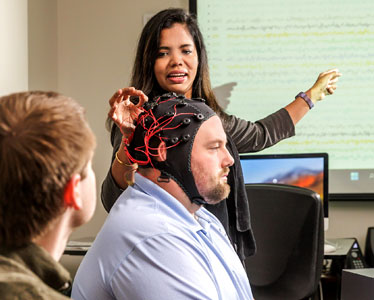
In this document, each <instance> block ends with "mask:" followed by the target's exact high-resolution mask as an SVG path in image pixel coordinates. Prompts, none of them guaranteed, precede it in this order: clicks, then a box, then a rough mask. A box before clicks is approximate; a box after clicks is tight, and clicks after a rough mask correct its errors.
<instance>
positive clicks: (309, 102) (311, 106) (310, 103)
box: [295, 92, 314, 109]
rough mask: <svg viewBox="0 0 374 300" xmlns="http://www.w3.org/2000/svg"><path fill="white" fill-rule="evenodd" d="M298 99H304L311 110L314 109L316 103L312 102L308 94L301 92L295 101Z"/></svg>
mask: <svg viewBox="0 0 374 300" xmlns="http://www.w3.org/2000/svg"><path fill="white" fill-rule="evenodd" d="M298 97H300V98H303V99H304V101H305V102H306V104H308V106H309V109H312V108H313V106H314V103H313V102H312V100H310V98H309V97H308V95H307V94H305V93H304V92H300V93H298V94H297V95H296V96H295V99H296V98H298Z"/></svg>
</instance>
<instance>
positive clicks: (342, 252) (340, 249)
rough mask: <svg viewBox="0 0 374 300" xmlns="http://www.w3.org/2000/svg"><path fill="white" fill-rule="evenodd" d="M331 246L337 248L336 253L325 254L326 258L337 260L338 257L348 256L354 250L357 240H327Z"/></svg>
mask: <svg viewBox="0 0 374 300" xmlns="http://www.w3.org/2000/svg"><path fill="white" fill-rule="evenodd" d="M326 241H327V242H328V243H329V244H331V245H333V246H334V247H335V248H336V251H334V252H330V253H325V255H324V256H325V258H335V257H337V256H346V255H347V254H348V252H349V250H350V249H351V248H352V246H353V244H354V242H355V239H353V238H342V239H327V240H326Z"/></svg>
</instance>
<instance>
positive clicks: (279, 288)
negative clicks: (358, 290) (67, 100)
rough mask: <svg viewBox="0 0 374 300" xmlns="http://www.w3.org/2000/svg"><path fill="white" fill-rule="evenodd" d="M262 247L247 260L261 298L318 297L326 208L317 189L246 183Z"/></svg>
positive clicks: (256, 294) (293, 299) (254, 288)
mask: <svg viewBox="0 0 374 300" xmlns="http://www.w3.org/2000/svg"><path fill="white" fill-rule="evenodd" d="M246 191H247V195H248V199H249V207H250V211H251V222H252V228H253V232H254V235H255V239H256V244H257V252H256V254H255V255H253V256H251V257H249V258H247V259H246V261H245V265H246V271H247V274H248V278H249V281H250V283H251V288H252V291H253V295H254V298H255V299H256V300H273V299H274V300H300V299H314V298H311V297H315V295H318V293H317V290H318V285H319V282H320V276H321V272H322V264H323V249H324V226H323V222H324V221H323V218H324V216H323V209H322V203H321V200H320V197H319V195H318V194H317V193H315V192H313V191H311V190H308V189H304V188H299V187H296V186H288V185H282V184H247V185H246Z"/></svg>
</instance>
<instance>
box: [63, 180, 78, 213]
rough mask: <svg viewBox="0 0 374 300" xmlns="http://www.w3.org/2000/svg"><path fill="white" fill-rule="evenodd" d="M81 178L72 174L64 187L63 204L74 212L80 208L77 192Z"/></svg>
mask: <svg viewBox="0 0 374 300" xmlns="http://www.w3.org/2000/svg"><path fill="white" fill-rule="evenodd" d="M80 181H81V176H80V175H79V174H74V175H73V176H72V177H71V178H70V180H69V181H68V183H67V184H66V186H65V190H64V203H65V206H67V207H72V208H74V209H75V210H80V209H81V208H82V198H81V193H80V190H79V184H80Z"/></svg>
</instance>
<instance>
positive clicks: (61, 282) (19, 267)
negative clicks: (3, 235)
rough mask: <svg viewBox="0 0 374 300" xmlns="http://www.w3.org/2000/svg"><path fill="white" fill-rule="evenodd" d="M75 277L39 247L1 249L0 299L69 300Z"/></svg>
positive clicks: (31, 245) (33, 245) (30, 245)
mask: <svg viewBox="0 0 374 300" xmlns="http://www.w3.org/2000/svg"><path fill="white" fill-rule="evenodd" d="M70 290H71V277H70V274H69V272H68V271H67V270H65V269H64V267H63V266H62V265H61V264H60V263H58V262H57V261H55V260H54V259H53V258H52V257H51V255H50V254H49V253H48V252H47V251H45V250H44V249H42V248H40V247H39V246H37V245H35V244H29V245H27V246H25V247H22V248H18V249H8V248H4V247H0V295H1V299H2V300H8V299H9V300H10V299H12V300H13V299H22V300H24V299H25V300H28V299H33V300H34V299H43V300H44V299H48V300H50V299H55V300H60V299H61V300H63V299H69V298H68V297H66V296H64V295H63V293H64V294H68V293H69V291H70Z"/></svg>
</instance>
